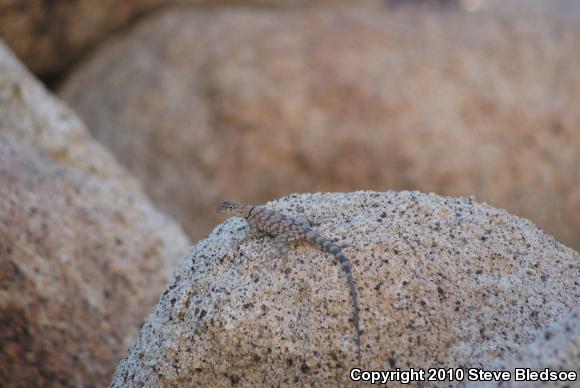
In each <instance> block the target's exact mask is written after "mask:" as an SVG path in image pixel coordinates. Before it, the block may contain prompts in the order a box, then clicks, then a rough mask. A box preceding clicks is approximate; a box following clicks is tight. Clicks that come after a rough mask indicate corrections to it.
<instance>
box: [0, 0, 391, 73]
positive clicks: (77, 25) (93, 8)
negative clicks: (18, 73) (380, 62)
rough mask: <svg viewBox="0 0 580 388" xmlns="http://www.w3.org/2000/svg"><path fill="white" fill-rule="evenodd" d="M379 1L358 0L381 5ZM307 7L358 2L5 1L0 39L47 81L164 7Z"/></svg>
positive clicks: (0, 12)
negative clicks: (186, 5) (95, 47)
mask: <svg viewBox="0 0 580 388" xmlns="http://www.w3.org/2000/svg"><path fill="white" fill-rule="evenodd" d="M379 2H380V1H379V0H357V1H356V3H357V4H359V5H360V3H369V4H377V3H379ZM179 3H189V4H195V5H265V6H305V5H312V4H316V5H319V4H333V5H334V4H337V3H354V1H352V0H99V1H93V0H76V1H38V0H18V1H8V2H6V1H0V38H3V39H5V40H6V41H7V42H8V44H9V45H10V46H11V47H12V49H13V50H14V51H15V52H16V53H17V54H18V56H19V57H20V58H21V59H22V61H23V62H24V63H25V64H26V65H27V66H28V67H29V68H30V69H31V70H32V71H33V72H35V73H36V74H38V75H40V76H43V77H55V76H57V77H58V76H59V75H60V74H61V73H62V72H63V71H66V70H67V68H68V67H70V66H71V64H73V63H74V62H75V61H76V60H78V59H79V58H80V57H82V56H83V55H84V54H86V53H87V51H88V50H89V49H91V48H92V47H93V46H95V45H96V44H97V43H99V42H100V41H102V40H104V39H106V38H107V37H109V36H111V35H112V33H114V32H115V31H117V30H119V29H121V28H126V27H127V26H128V25H131V24H132V23H134V21H135V20H136V19H138V18H140V17H141V16H143V15H144V14H146V13H149V12H152V11H154V10H155V9H158V8H160V7H162V6H168V5H175V4H179Z"/></svg>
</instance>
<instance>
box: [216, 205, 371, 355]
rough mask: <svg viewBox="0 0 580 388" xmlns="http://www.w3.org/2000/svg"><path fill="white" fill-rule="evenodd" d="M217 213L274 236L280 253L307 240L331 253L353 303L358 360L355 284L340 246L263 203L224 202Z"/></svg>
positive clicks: (359, 349)
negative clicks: (346, 282)
mask: <svg viewBox="0 0 580 388" xmlns="http://www.w3.org/2000/svg"><path fill="white" fill-rule="evenodd" d="M217 210H218V212H221V213H225V214H228V215H231V216H238V217H242V218H245V219H246V221H247V223H248V225H249V226H250V234H256V233H258V232H262V233H266V234H270V235H272V236H274V244H275V246H276V249H277V250H278V252H279V253H281V254H286V253H287V252H288V244H289V243H291V242H294V241H300V240H307V241H311V242H313V243H314V244H316V245H318V246H320V247H321V248H322V249H323V250H325V251H327V252H330V253H331V254H333V255H334V256H335V257H336V258H337V259H338V261H339V262H340V264H341V265H342V269H343V271H344V272H345V274H346V276H347V280H348V286H349V288H350V296H351V299H352V305H353V310H354V311H353V318H354V319H353V323H354V326H355V330H356V335H355V342H356V351H357V360H358V363H359V365H360V363H361V347H360V337H361V331H360V318H359V305H358V294H357V290H356V287H355V282H354V279H353V277H352V272H351V270H350V266H349V264H348V263H347V261H346V257H345V255H344V254H343V253H342V251H341V249H340V248H339V247H338V246H337V245H335V244H334V243H333V242H332V241H330V240H328V239H327V238H325V237H323V236H321V235H320V234H319V233H318V232H317V231H315V230H314V229H312V228H311V226H310V223H309V222H308V220H306V218H305V217H301V218H299V217H291V216H287V215H285V214H282V213H280V212H277V211H274V210H271V209H268V208H266V207H264V206H253V205H246V204H242V203H239V202H235V201H224V202H222V203H221V204H220V205H219V207H218V209H217Z"/></svg>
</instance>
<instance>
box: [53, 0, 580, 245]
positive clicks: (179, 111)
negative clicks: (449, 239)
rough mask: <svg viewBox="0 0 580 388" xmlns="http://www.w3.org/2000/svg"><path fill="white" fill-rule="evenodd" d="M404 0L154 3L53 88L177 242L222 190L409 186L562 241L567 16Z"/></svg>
mask: <svg viewBox="0 0 580 388" xmlns="http://www.w3.org/2000/svg"><path fill="white" fill-rule="evenodd" d="M401 3H403V4H401ZM411 3H420V5H415V6H412V5H410V4H409V2H400V1H398V2H394V4H395V5H392V6H385V5H383V6H382V7H381V8H379V9H376V8H373V9H370V7H357V8H352V7H320V8H316V9H303V8H298V9H293V10H292V11H289V10H288V9H280V8H276V9H268V8H259V9H255V8H248V7H245V8H244V7H242V8H240V7H236V8H231V7H214V8H211V9H209V10H207V9H204V10H200V9H199V8H196V7H180V8H178V9H169V10H166V11H164V12H159V13H156V14H155V15H153V16H151V17H149V18H145V19H143V20H142V21H141V22H140V23H138V24H137V25H135V26H134V27H133V28H131V29H129V30H128V31H126V32H124V33H122V34H119V35H115V37H114V38H113V39H110V40H109V41H107V42H106V43H104V44H102V45H101V46H100V47H99V49H97V50H95V51H94V52H93V53H92V55H90V56H89V57H87V58H86V60H84V63H83V65H81V66H79V67H77V68H76V69H75V70H74V71H73V72H71V73H70V74H68V76H67V77H66V80H65V81H64V83H63V84H62V87H61V88H60V94H61V96H62V97H63V98H64V99H65V100H66V101H68V102H69V104H71V105H72V106H73V108H74V109H75V110H77V112H78V113H79V114H80V115H81V117H83V118H84V119H85V120H86V121H87V123H88V126H89V128H90V129H91V131H92V133H93V134H94V136H95V137H96V138H97V139H98V140H99V141H101V142H103V143H104V144H106V145H107V146H108V147H109V148H110V149H111V150H112V151H113V153H114V154H115V155H116V156H117V157H118V158H119V159H120V160H121V161H122V162H123V163H124V164H125V165H126V166H127V167H128V168H129V169H130V170H131V171H133V172H134V173H135V174H136V175H137V176H138V177H139V178H140V179H141V180H142V181H143V183H144V185H145V187H146V190H147V192H148V193H149V194H150V195H151V196H152V198H153V199H154V201H156V203H157V204H158V205H159V206H160V207H161V208H162V209H163V210H165V211H167V212H169V213H170V214H172V215H173V216H174V217H175V218H176V219H178V220H179V221H180V223H181V224H182V225H184V226H185V228H186V230H187V231H189V232H190V235H191V237H192V238H193V239H198V238H201V237H203V236H204V235H206V234H207V232H208V231H209V230H210V229H211V227H212V226H213V225H215V223H216V222H217V221H218V218H217V216H216V215H215V213H214V207H215V203H217V202H218V201H219V200H220V199H222V198H236V199H240V200H243V201H250V202H262V201H265V200H267V199H271V198H275V197H278V196H281V195H284V194H286V193H290V192H302V191H319V190H320V191H350V190H354V189H361V188H369V189H374V190H380V191H384V190H388V189H418V190H421V191H424V192H429V191H433V192H437V193H439V194H447V195H475V196H476V198H477V199H478V200H480V201H487V202H489V203H490V204H492V205H494V206H497V207H503V208H507V209H508V210H509V211H511V212H513V213H515V214H518V215H521V216H523V217H527V218H530V219H531V220H533V221H534V222H536V223H537V224H539V225H540V226H542V227H544V228H545V229H546V230H547V231H548V232H549V233H552V234H554V235H556V236H557V238H558V239H559V240H561V241H563V242H565V243H567V244H569V245H572V246H574V247H576V248H578V247H579V246H580V239H579V237H578V236H580V210H579V209H580V186H579V185H578V181H579V177H580V136H578V128H579V127H580V110H579V109H578V108H577V101H578V100H580V75H579V73H578V72H577V70H576V69H577V65H578V63H579V61H580V43H579V42H580V39H579V36H580V27H579V26H580V24H579V23H578V18H577V17H576V16H577V15H578V12H577V11H578V9H579V7H578V6H574V5H573V4H569V3H568V2H554V3H550V5H548V4H545V3H541V2H517V1H514V2H508V3H507V4H497V3H495V2H485V1H476V0H465V1H462V2H459V3H455V2H443V3H444V5H443V6H436V5H434V3H433V2H411Z"/></svg>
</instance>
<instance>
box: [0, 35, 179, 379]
mask: <svg viewBox="0 0 580 388" xmlns="http://www.w3.org/2000/svg"><path fill="white" fill-rule="evenodd" d="M0 199H1V200H0V381H1V382H2V383H1V384H0V385H2V386H6V387H15V386H79V387H80V386H103V385H105V384H107V383H108V382H109V381H110V378H111V375H112V373H113V371H114V367H115V365H116V363H117V362H118V359H119V358H120V357H121V356H122V355H123V354H126V351H127V349H128V347H129V346H130V345H131V344H132V342H133V341H134V339H135V335H136V334H137V331H138V327H139V325H140V323H141V322H142V320H143V318H144V317H145V316H146V314H147V313H148V312H149V311H150V309H151V307H152V306H153V305H154V304H155V303H156V302H157V301H158V298H159V294H160V293H161V291H162V290H163V288H164V287H165V285H166V282H167V280H168V279H169V278H170V275H171V272H172V271H173V269H174V268H175V267H176V265H177V262H178V261H179V259H180V258H181V257H182V256H183V254H184V253H185V252H186V251H187V246H188V241H187V238H186V237H185V236H184V234H183V232H182V231H181V229H180V228H179V227H178V226H177V225H176V224H175V223H174V222H173V221H172V220H170V219H169V218H168V217H167V216H164V215H163V214H161V213H160V212H158V211H157V210H156V209H155V208H154V207H153V206H152V204H151V203H150V201H149V200H148V199H147V197H146V196H145V195H143V194H142V193H141V192H140V190H139V186H138V184H137V183H136V181H135V180H134V179H133V178H131V177H130V175H129V174H128V173H127V172H126V171H124V169H123V168H122V167H120V166H119V165H118V164H117V163H116V162H115V161H114V159H113V158H112V157H111V155H110V154H109V153H108V152H107V151H106V150H104V149H103V148H102V147H101V146H99V145H97V144H96V143H95V142H94V141H92V140H91V139H90V137H89V135H88V133H87V131H86V129H85V127H84V126H83V124H82V123H81V122H80V120H79V119H78V118H77V117H76V116H75V115H74V114H73V113H72V112H71V111H70V110H69V109H68V108H66V107H65V106H64V105H63V104H62V103H59V102H58V101H57V100H56V99H55V98H54V97H52V96H50V95H49V94H48V93H46V91H45V90H44V89H43V88H42V87H41V86H40V85H39V84H38V82H37V81H35V80H34V79H33V78H32V77H31V76H30V74H29V73H28V72H26V71H25V70H24V69H23V68H22V66H21V65H20V64H19V63H17V62H16V60H15V58H14V56H13V55H12V54H11V53H9V52H8V51H7V50H6V48H5V47H4V46H0Z"/></svg>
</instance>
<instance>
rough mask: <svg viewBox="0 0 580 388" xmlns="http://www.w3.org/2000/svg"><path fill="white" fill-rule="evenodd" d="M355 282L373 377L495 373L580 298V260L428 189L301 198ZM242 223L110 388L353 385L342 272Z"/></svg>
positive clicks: (288, 207) (316, 254) (191, 271)
mask: <svg viewBox="0 0 580 388" xmlns="http://www.w3.org/2000/svg"><path fill="white" fill-rule="evenodd" d="M268 205H269V206H272V207H273V208H276V209H278V210H281V211H284V212H288V213H295V212H296V209H297V208H298V207H299V206H301V207H303V208H304V211H305V214H306V215H307V217H308V218H309V219H310V220H311V222H312V223H313V224H314V225H316V228H317V229H318V230H320V231H321V232H322V233H323V234H325V235H327V236H328V237H330V238H331V239H334V240H335V241H336V242H337V244H339V245H342V246H344V252H345V254H346V255H347V256H348V258H349V260H350V261H351V264H352V269H353V274H354V277H355V280H356V282H357V283H358V290H359V296H360V304H361V325H362V329H363V335H362V347H363V364H364V365H363V366H364V367H365V368H370V369H378V370H390V369H394V368H408V367H413V366H414V367H416V368H417V367H421V368H427V367H436V366H459V365H472V366H478V365H479V366H484V365H487V364H489V362H491V361H492V360H494V359H496V358H497V357H501V356H505V355H508V354H510V353H511V352H512V351H514V350H516V349H518V348H519V347H520V345H522V344H526V343H528V342H529V341H530V340H531V339H532V338H533V336H534V335H536V334H537V333H538V332H539V330H540V329H541V328H542V327H544V326H546V325H547V324H549V323H550V322H552V321H554V320H557V319H560V318H561V317H562V316H564V315H565V314H567V313H568V312H569V311H570V309H571V308H572V307H573V306H575V305H577V304H578V300H579V298H580V284H579V283H578V279H579V278H580V276H579V275H580V267H579V264H580V255H579V254H578V253H577V252H575V251H573V250H571V249H569V248H566V247H565V246H563V245H561V244H559V243H558V242H556V241H555V240H554V239H553V238H552V237H550V236H548V235H546V234H544V233H543V232H542V231H541V230H540V229H538V228H537V227H536V226H534V225H533V224H532V223H531V222H529V221H527V220H524V219H521V218H518V217H515V216H512V215H510V214H508V213H507V212H505V211H503V210H497V209H494V208H492V207H490V206H488V205H485V204H478V203H476V202H474V201H473V200H470V199H465V198H461V199H454V198H443V197H439V196H437V195H434V194H431V195H426V194H421V193H418V192H401V193H396V192H387V193H375V192H356V193H341V194H303V195H293V196H290V197H288V198H285V199H282V200H280V201H278V202H275V203H269V204H268ZM246 232H247V228H246V226H245V222H244V221H242V220H241V219H239V218H233V219H230V220H228V221H227V222H225V223H224V224H222V225H220V226H219V227H217V228H216V229H215V230H214V232H213V233H212V234H211V235H210V236H209V237H208V238H207V239H204V240H202V241H200V242H199V243H197V245H195V246H194V248H193V249H192V251H191V253H190V255H189V257H188V259H187V260H186V261H184V262H183V263H182V266H181V268H180V269H179V270H178V271H177V273H176V276H175V279H174V280H173V281H172V283H171V285H170V286H169V288H168V289H167V290H166V291H165V293H164V294H163V296H162V298H161V301H160V303H159V304H158V306H157V307H156V309H155V311H154V312H153V313H152V314H151V315H150V316H149V317H148V318H147V320H146V322H145V324H144V326H143V328H142V330H141V334H140V336H139V339H138V341H137V343H136V344H135V346H134V347H133V348H132V349H131V351H130V352H129V355H128V356H127V357H126V358H125V359H124V360H122V361H121V363H120V364H119V366H118V368H117V371H116V373H115V375H114V378H113V382H112V386H113V387H126V386H130V387H133V386H142V385H145V386H173V385H189V384H200V385H205V386H224V385H230V384H234V383H239V384H241V385H243V386H255V385H266V386H274V385H276V386H277V385H284V386H296V385H310V384H312V385H315V386H319V385H322V386H336V385H335V384H336V383H341V384H349V377H348V372H349V371H350V368H351V367H353V366H354V363H355V361H356V355H355V345H354V342H353V326H352V323H351V322H349V318H350V317H351V308H350V299H349V293H348V287H347V286H346V280H345V277H344V275H343V273H342V272H341V269H340V267H339V265H337V263H336V260H335V259H334V258H333V257H332V256H330V255H329V254H325V253H321V252H320V250H319V249H318V248H316V247H314V246H310V245H304V244H300V245H297V246H296V247H295V248H293V249H290V252H289V254H288V257H284V258H282V257H278V256H277V255H276V253H275V250H274V247H273V241H272V239H271V238H267V237H265V238H255V239H249V240H246V241H244V242H242V243H241V244H240V241H242V239H243V237H244V236H245V233H246Z"/></svg>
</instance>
